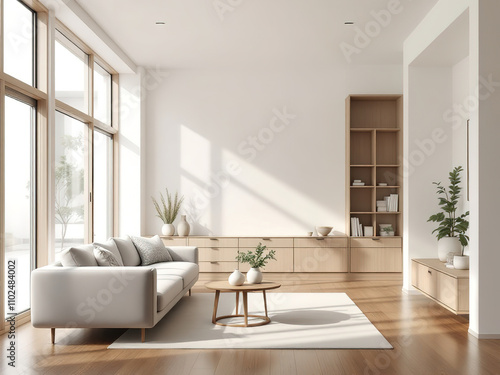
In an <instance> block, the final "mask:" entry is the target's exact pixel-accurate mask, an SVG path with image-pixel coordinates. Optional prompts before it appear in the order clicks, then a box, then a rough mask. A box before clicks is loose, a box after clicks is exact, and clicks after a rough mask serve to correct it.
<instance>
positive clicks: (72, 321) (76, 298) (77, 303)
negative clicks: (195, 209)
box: [31, 266, 157, 328]
mask: <svg viewBox="0 0 500 375" xmlns="http://www.w3.org/2000/svg"><path fill="white" fill-rule="evenodd" d="M31 295H32V298H31V322H32V324H33V326H34V327H38V328H62V327H80V328H85V327H87V328H148V327H153V326H154V321H155V315H156V310H157V294H156V269H154V268H149V267H54V266H46V267H42V268H39V269H36V270H34V271H33V272H32V273H31Z"/></svg>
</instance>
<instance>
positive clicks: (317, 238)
mask: <svg viewBox="0 0 500 375" xmlns="http://www.w3.org/2000/svg"><path fill="white" fill-rule="evenodd" d="M324 240H325V239H324V238H323V237H316V241H324Z"/></svg>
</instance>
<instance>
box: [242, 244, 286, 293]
mask: <svg viewBox="0 0 500 375" xmlns="http://www.w3.org/2000/svg"><path fill="white" fill-rule="evenodd" d="M266 249H267V246H266V245H262V243H261V242H259V244H258V245H257V247H256V249H255V252H253V251H252V250H249V251H248V252H243V251H242V252H238V256H237V257H236V260H238V262H240V263H248V264H249V265H250V267H252V268H251V269H250V270H249V271H248V272H247V281H248V282H249V283H250V284H260V283H261V282H262V272H261V270H260V269H261V268H264V267H265V266H266V264H267V262H268V261H269V260H271V259H272V260H276V258H275V257H274V255H275V254H276V252H275V251H274V250H269V252H268V253H267V254H265V255H264V252H265V251H266Z"/></svg>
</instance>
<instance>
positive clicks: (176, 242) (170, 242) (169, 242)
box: [160, 237, 188, 246]
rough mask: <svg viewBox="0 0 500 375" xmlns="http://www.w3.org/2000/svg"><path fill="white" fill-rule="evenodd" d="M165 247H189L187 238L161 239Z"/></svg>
mask: <svg viewBox="0 0 500 375" xmlns="http://www.w3.org/2000/svg"><path fill="white" fill-rule="evenodd" d="M160 238H161V240H162V241H163V244H164V245H165V246H187V244H188V239H187V237H160Z"/></svg>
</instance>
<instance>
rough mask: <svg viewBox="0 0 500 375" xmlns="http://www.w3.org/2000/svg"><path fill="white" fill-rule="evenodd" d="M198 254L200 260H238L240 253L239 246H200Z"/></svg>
mask: <svg viewBox="0 0 500 375" xmlns="http://www.w3.org/2000/svg"><path fill="white" fill-rule="evenodd" d="M198 254H199V259H200V262H205V261H206V262H213V261H223V262H236V261H237V260H236V256H237V255H238V248H237V247H199V248H198Z"/></svg>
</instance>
